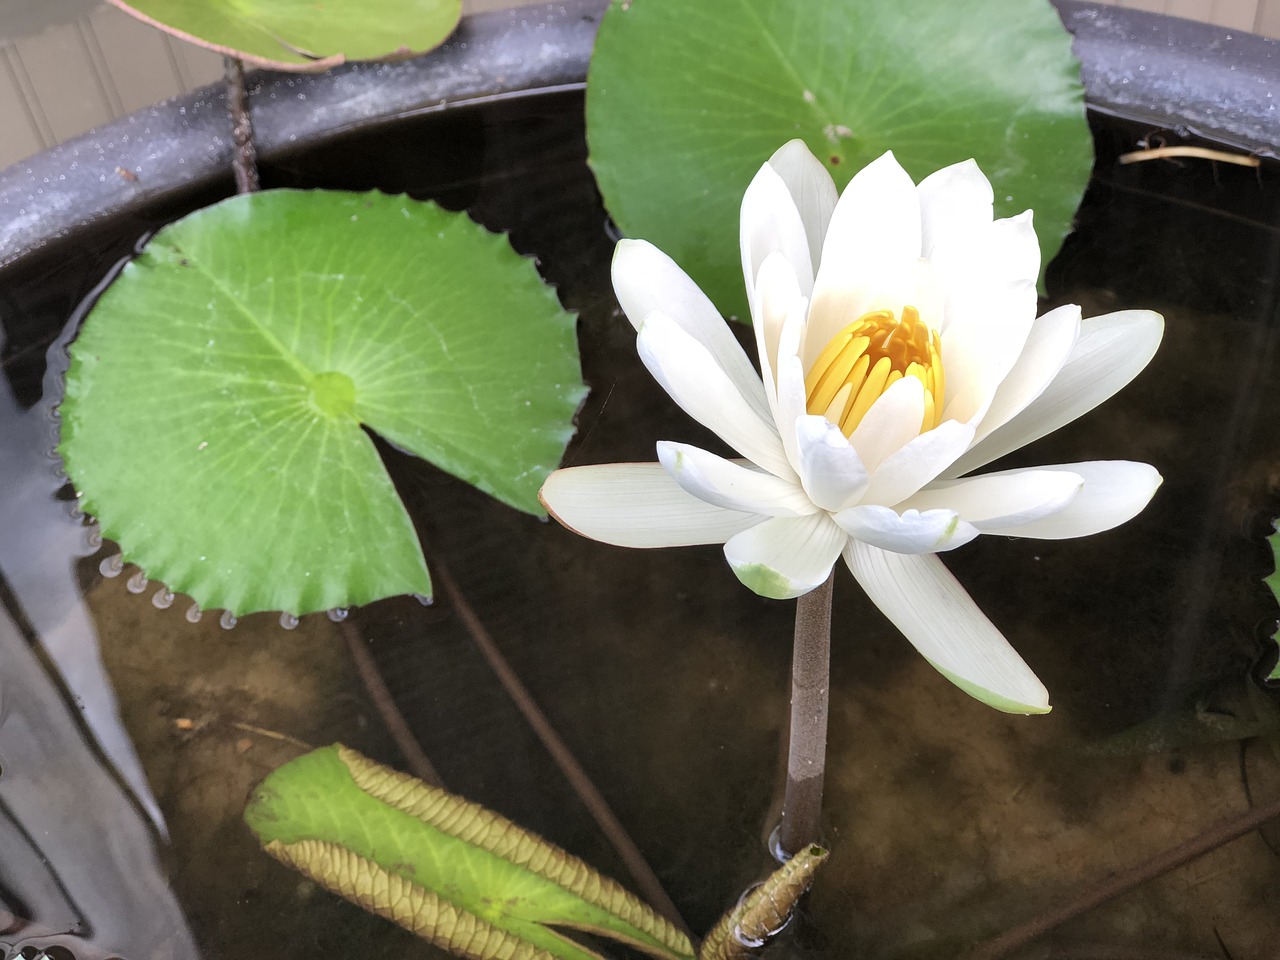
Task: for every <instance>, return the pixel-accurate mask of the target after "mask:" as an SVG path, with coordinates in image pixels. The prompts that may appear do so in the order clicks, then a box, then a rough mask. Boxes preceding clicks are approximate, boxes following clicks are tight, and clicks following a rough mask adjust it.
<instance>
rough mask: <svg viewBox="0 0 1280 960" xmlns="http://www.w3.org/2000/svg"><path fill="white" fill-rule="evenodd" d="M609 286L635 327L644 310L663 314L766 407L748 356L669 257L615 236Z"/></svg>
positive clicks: (761, 409)
mask: <svg viewBox="0 0 1280 960" xmlns="http://www.w3.org/2000/svg"><path fill="white" fill-rule="evenodd" d="M612 271H613V290H614V293H616V294H617V296H618V303H620V304H621V305H622V310H623V312H624V313H626V315H627V319H628V320H630V321H631V325H632V326H633V327H635V328H636V330H639V329H640V326H641V324H643V323H644V321H645V318H646V317H648V316H649V314H651V313H654V312H658V313H663V314H665V315H666V316H668V317H670V318H671V319H672V320H674V321H675V322H676V323H678V324H679V325H680V326H681V327H682V328H683V329H684V331H685V332H686V333H688V334H689V336H691V337H693V339H695V340H697V341H698V342H699V343H700V344H702V345H703V346H704V347H705V348H706V349H707V352H708V353H710V354H711V355H712V356H713V357H715V359H716V362H717V363H718V364H719V365H720V369H722V370H723V371H724V372H725V373H726V374H727V375H728V377H729V379H730V380H732V381H733V384H734V386H736V387H737V388H738V392H739V393H741V394H742V395H743V396H744V397H745V398H746V399H747V400H748V402H750V403H751V404H752V405H753V406H755V407H756V409H757V410H758V411H759V412H761V413H764V412H767V411H768V409H769V407H768V405H767V403H766V402H765V397H764V388H763V386H762V384H761V383H760V377H759V375H758V374H757V373H756V371H755V368H754V367H752V366H751V360H750V359H749V358H748V357H747V354H746V352H745V351H744V350H743V349H742V346H741V345H740V344H739V343H738V341H737V339H736V338H735V337H734V335H733V333H732V332H731V331H730V330H729V325H728V324H727V323H725V320H724V318H723V317H722V316H720V311H719V310H717V309H716V308H715V304H713V303H712V302H711V301H710V299H708V298H707V295H706V294H705V293H703V292H702V290H701V289H700V288H699V287H698V285H697V284H696V283H694V282H693V280H692V279H691V278H690V277H689V275H688V274H686V273H685V272H684V271H683V270H681V269H680V267H679V266H678V265H677V264H676V262H675V261H674V260H672V259H671V258H670V257H668V256H667V255H666V254H665V253H663V252H662V251H661V250H659V249H658V248H657V247H655V246H654V245H653V244H651V243H647V242H646V241H644V240H620V241H618V245H617V246H616V247H614V249H613V267H612Z"/></svg>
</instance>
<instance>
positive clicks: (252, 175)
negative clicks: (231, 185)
mask: <svg viewBox="0 0 1280 960" xmlns="http://www.w3.org/2000/svg"><path fill="white" fill-rule="evenodd" d="M222 66H223V73H224V75H225V77H226V80H227V112H228V113H229V114H230V115H231V140H232V142H233V143H234V144H235V153H234V154H233V155H232V157H231V169H232V172H234V173H235V177H236V193H253V192H255V191H256V190H257V189H258V150H257V147H255V146H254V143H253V121H252V120H250V119H249V95H248V94H247V93H246V92H245V88H244V62H243V61H242V60H240V59H239V58H238V57H223V58H222Z"/></svg>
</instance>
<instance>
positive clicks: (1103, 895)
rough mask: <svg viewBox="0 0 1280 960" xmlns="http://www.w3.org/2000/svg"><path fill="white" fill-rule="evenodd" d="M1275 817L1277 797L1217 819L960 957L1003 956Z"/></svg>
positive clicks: (990, 959)
mask: <svg viewBox="0 0 1280 960" xmlns="http://www.w3.org/2000/svg"><path fill="white" fill-rule="evenodd" d="M1277 817H1280V800H1275V801H1273V802H1272V803H1270V804H1268V805H1267V806H1265V807H1258V808H1256V809H1254V810H1249V811H1246V812H1245V813H1242V814H1240V815H1239V816H1236V817H1230V818H1228V819H1226V820H1219V821H1218V822H1217V823H1215V824H1214V825H1213V826H1211V827H1209V829H1207V830H1205V831H1204V832H1203V833H1201V834H1198V835H1197V836H1194V837H1192V838H1191V839H1190V840H1187V841H1185V842H1183V843H1180V844H1178V845H1177V846H1176V847H1170V848H1169V849H1168V850H1165V851H1164V852H1163V853H1159V854H1156V855H1155V856H1154V857H1152V858H1151V859H1150V860H1147V861H1145V862H1143V863H1140V864H1137V865H1136V866H1133V867H1130V868H1129V869H1127V870H1121V871H1120V872H1119V873H1114V874H1112V875H1111V876H1110V877H1107V878H1106V879H1105V880H1103V881H1102V882H1101V883H1097V884H1095V885H1094V886H1092V887H1090V888H1089V889H1087V890H1084V891H1082V892H1081V893H1079V894H1078V895H1077V896H1075V897H1073V898H1071V899H1070V900H1068V901H1066V902H1065V903H1062V904H1061V905H1059V906H1055V907H1053V908H1052V909H1050V910H1046V911H1045V912H1044V913H1042V914H1040V916H1038V917H1032V918H1031V919H1030V920H1028V921H1027V922H1026V923H1022V924H1019V925H1018V926H1016V927H1013V928H1012V929H1009V930H1006V931H1005V932H1004V933H1002V934H1000V935H999V936H997V937H993V938H992V939H990V940H987V941H984V942H983V943H980V944H978V946H976V947H975V948H974V949H973V950H971V951H970V952H969V953H967V954H965V956H964V960H998V958H1000V957H1005V956H1007V955H1008V954H1010V953H1012V952H1013V951H1014V950H1017V949H1018V948H1019V947H1021V946H1023V945H1024V944H1027V943H1030V942H1031V941H1032V940H1035V939H1036V938H1037V937H1041V936H1044V935H1045V934H1046V933H1048V932H1049V931H1051V930H1054V929H1056V928H1058V927H1060V926H1061V925H1062V924H1064V923H1066V922H1067V921H1068V920H1073V919H1075V918H1076V917H1078V916H1080V915H1081V914H1083V913H1087V912H1089V911H1090V910H1093V909H1094V908H1095V907H1100V906H1102V904H1104V903H1106V902H1107V901H1109V900H1114V899H1115V898H1116V897H1118V896H1120V895H1121V894H1124V893H1128V892H1129V891H1130V890H1133V889H1134V888H1136V887H1139V886H1141V885H1142V884H1144V883H1146V882H1147V881H1148V880H1154V879H1155V878H1156V877H1158V876H1161V875H1162V874H1165V873H1168V872H1169V871H1170V870H1176V869H1177V868H1178V867H1180V866H1182V865H1183V864H1185V863H1188V862H1189V861H1191V860H1194V859H1195V858H1196V857H1199V856H1203V855H1204V854H1206V853H1209V852H1211V851H1213V850H1216V849H1218V848H1219V847H1221V846H1225V845H1226V844H1228V843H1230V842H1231V841H1232V840H1237V839H1239V838H1240V837H1243V836H1244V835H1245V834H1246V833H1251V832H1253V831H1254V830H1257V829H1258V828H1259V827H1260V826H1262V825H1263V824H1265V823H1268V822H1269V821H1271V820H1274V819H1276V818H1277Z"/></svg>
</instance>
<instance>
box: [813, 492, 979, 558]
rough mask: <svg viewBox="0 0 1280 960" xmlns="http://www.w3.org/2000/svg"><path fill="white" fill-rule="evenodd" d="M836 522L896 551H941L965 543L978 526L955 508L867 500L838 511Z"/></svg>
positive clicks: (853, 534)
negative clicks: (884, 504) (906, 506)
mask: <svg viewBox="0 0 1280 960" xmlns="http://www.w3.org/2000/svg"><path fill="white" fill-rule="evenodd" d="M836 523H838V524H840V527H841V529H843V530H844V532H845V533H847V534H849V536H851V537H853V539H855V540H860V541H862V542H863V543H869V544H871V546H873V547H879V548H880V549H881V550H891V551H893V552H894V553H939V552H941V551H943V550H954V549H955V548H956V547H962V546H964V545H965V544H966V543H968V542H969V541H970V540H972V539H973V538H974V537H976V536H977V535H978V532H979V531H978V529H977V528H976V527H974V526H972V525H970V524H968V523H965V522H964V521H963V520H961V519H960V515H959V514H958V513H956V512H955V511H954V510H947V509H939V510H926V511H924V512H923V513H922V512H920V511H919V510H903V511H902V512H901V513H899V512H898V511H897V510H895V509H894V508H893V507H881V506H878V505H877V504H871V503H868V504H863V505H862V506H860V507H852V508H850V509H848V510H842V511H840V512H839V513H838V514H836Z"/></svg>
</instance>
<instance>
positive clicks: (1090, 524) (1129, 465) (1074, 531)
mask: <svg viewBox="0 0 1280 960" xmlns="http://www.w3.org/2000/svg"><path fill="white" fill-rule="evenodd" d="M1039 469H1040V470H1043V471H1052V470H1062V471H1069V472H1071V473H1073V474H1076V475H1078V476H1079V477H1081V479H1082V480H1083V481H1084V486H1083V487H1082V488H1081V490H1080V493H1079V495H1078V496H1076V497H1075V498H1074V499H1073V500H1072V501H1071V502H1070V503H1069V504H1067V506H1065V507H1064V508H1063V509H1061V510H1059V511H1058V512H1056V513H1052V514H1049V515H1048V516H1045V517H1043V518H1042V519H1035V520H1028V521H1027V522H1025V523H1019V524H1010V525H1009V526H1005V527H1002V528H1000V529H999V530H998V531H997V532H999V533H1001V534H1003V535H1005V536H1010V537H1034V538H1036V539H1038V540H1065V539H1068V538H1071V537H1087V536H1090V535H1091V534H1095V533H1101V532H1102V531H1103V530H1110V529H1111V528H1112V527H1117V526H1119V525H1120V524H1122V523H1124V522H1126V521H1128V520H1131V519H1133V517H1135V516H1136V515H1137V514H1138V513H1140V512H1141V511H1142V508H1143V507H1145V506H1146V505H1147V503H1148V502H1149V501H1150V500H1151V498H1152V497H1153V496H1154V495H1155V492H1156V490H1157V489H1158V488H1159V486H1160V484H1161V482H1162V481H1163V478H1162V477H1161V476H1160V474H1159V473H1158V472H1157V471H1156V469H1155V467H1152V466H1149V465H1148V464H1145V463H1134V462H1132V461H1129V460H1094V461H1090V462H1086V463H1064V464H1060V465H1057V466H1052V467H1040V468H1039ZM1009 472H1010V473H1012V472H1014V471H1009ZM983 532H984V533H985V532H987V530H986V528H985V527H984V528H983Z"/></svg>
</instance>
